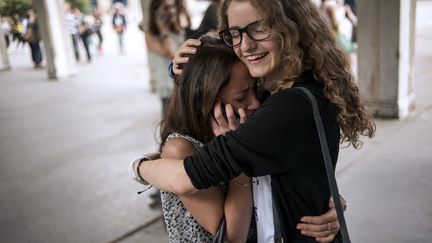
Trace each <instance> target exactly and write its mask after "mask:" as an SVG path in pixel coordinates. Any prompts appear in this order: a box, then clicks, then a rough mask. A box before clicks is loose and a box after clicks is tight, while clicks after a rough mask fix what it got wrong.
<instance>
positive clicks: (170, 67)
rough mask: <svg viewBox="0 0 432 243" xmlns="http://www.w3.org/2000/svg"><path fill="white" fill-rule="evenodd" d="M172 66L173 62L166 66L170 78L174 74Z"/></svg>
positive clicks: (173, 76)
mask: <svg viewBox="0 0 432 243" xmlns="http://www.w3.org/2000/svg"><path fill="white" fill-rule="evenodd" d="M173 66H174V63H172V62H171V63H170V65H169V66H168V74H169V76H170V77H171V78H172V79H175V78H176V75H175V73H174V70H173Z"/></svg>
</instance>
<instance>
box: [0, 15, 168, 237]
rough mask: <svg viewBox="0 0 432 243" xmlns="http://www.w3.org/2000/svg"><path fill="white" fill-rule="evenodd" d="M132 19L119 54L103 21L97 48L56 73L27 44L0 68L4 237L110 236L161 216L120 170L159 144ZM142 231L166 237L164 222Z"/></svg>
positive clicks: (156, 110)
mask: <svg viewBox="0 0 432 243" xmlns="http://www.w3.org/2000/svg"><path fill="white" fill-rule="evenodd" d="M108 23H109V22H108ZM136 26H137V25H136V23H134V22H131V23H130V27H129V29H128V32H127V33H126V34H125V43H126V54H125V55H118V54H117V49H116V46H115V43H116V42H115V41H116V39H115V38H114V37H115V35H114V33H112V31H111V30H110V26H109V25H106V26H105V30H104V34H105V36H104V37H105V40H106V41H105V43H104V47H105V53H104V55H102V56H97V55H96V56H95V57H94V58H93V62H92V63H86V62H85V60H84V61H83V62H81V63H80V64H79V65H78V70H79V73H78V74H77V75H76V76H74V77H71V78H68V79H66V80H61V81H57V82H55V81H54V82H52V81H47V74H46V70H33V69H32V64H31V62H30V54H29V52H28V50H27V49H24V51H15V50H12V51H11V54H10V62H11V66H12V69H11V70H10V71H5V72H1V73H0V193H1V195H2V196H1V198H0V205H1V206H0V208H1V212H0V228H1V230H0V241H1V242H109V241H112V240H114V239H116V238H118V237H119V236H122V235H124V234H125V233H127V232H130V231H132V230H134V229H136V228H137V227H139V226H142V225H145V224H146V223H148V222H153V221H154V219H160V217H161V212H160V211H159V210H152V209H150V208H149V207H148V204H149V198H148V194H144V195H137V193H136V192H137V191H139V190H141V189H142V187H140V186H139V185H138V184H137V183H135V182H133V181H132V180H131V179H130V176H129V174H128V170H127V168H128V165H129V162H130V161H131V160H132V159H134V158H135V157H136V156H138V155H140V154H141V153H143V152H148V151H155V150H156V149H157V148H158V145H157V144H156V141H155V129H156V127H157V122H158V120H159V118H160V103H159V97H158V96H157V95H155V94H152V93H150V92H149V87H148V79H149V77H148V70H147V58H146V52H145V50H144V49H145V46H144V38H143V35H142V33H140V32H139V30H138V29H137V27H136ZM82 56H84V55H82ZM159 222H161V221H160V220H159ZM159 224H160V223H157V224H156V226H159ZM156 239H157V240H156ZM140 241H141V242H143V241H144V242H156V243H157V242H166V237H165V232H164V230H163V227H151V226H150V227H149V228H148V229H146V235H145V237H143V238H141V239H140ZM128 242H131V241H128Z"/></svg>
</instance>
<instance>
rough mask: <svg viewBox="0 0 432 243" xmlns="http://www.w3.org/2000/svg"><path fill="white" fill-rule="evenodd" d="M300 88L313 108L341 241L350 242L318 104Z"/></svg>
mask: <svg viewBox="0 0 432 243" xmlns="http://www.w3.org/2000/svg"><path fill="white" fill-rule="evenodd" d="M298 88H299V89H300V90H302V91H303V92H304V93H305V94H306V95H307V97H308V98H309V101H310V102H311V105H312V109H313V116H314V120H315V124H316V127H317V130H318V136H319V140H320V143H321V150H322V154H323V157H324V163H325V167H326V172H327V180H328V183H329V186H330V190H331V194H332V196H333V201H334V204H335V207H336V213H337V217H338V220H339V224H340V231H341V234H342V241H343V242H344V243H350V242H351V241H350V239H349V235H348V229H347V226H346V222H345V217H344V214H343V210H342V205H341V202H340V200H339V190H338V187H337V183H336V178H335V174H334V170H333V164H332V163H331V157H330V151H329V148H328V144H327V138H326V134H325V130H324V126H323V123H322V120H321V115H320V113H319V110H318V105H317V101H316V99H315V97H314V96H313V94H312V93H311V92H310V91H309V90H308V89H306V88H303V87H298Z"/></svg>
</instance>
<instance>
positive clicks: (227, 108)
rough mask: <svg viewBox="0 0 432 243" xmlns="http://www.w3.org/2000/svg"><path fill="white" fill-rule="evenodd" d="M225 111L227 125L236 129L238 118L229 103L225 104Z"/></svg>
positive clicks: (231, 128)
mask: <svg viewBox="0 0 432 243" xmlns="http://www.w3.org/2000/svg"><path fill="white" fill-rule="evenodd" d="M225 111H226V115H227V118H228V126H229V129H230V130H236V129H237V127H238V126H239V120H238V119H237V117H236V116H235V113H234V110H233V108H232V106H231V105H230V104H226V105H225Z"/></svg>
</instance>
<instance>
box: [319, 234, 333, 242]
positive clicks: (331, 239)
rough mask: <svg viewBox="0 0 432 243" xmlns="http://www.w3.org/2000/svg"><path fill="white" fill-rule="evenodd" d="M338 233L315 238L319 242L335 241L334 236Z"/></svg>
mask: <svg viewBox="0 0 432 243" xmlns="http://www.w3.org/2000/svg"><path fill="white" fill-rule="evenodd" d="M335 236H336V235H329V236H327V237H323V238H315V240H316V241H318V242H325V243H327V242H333V240H334V238H335Z"/></svg>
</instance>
